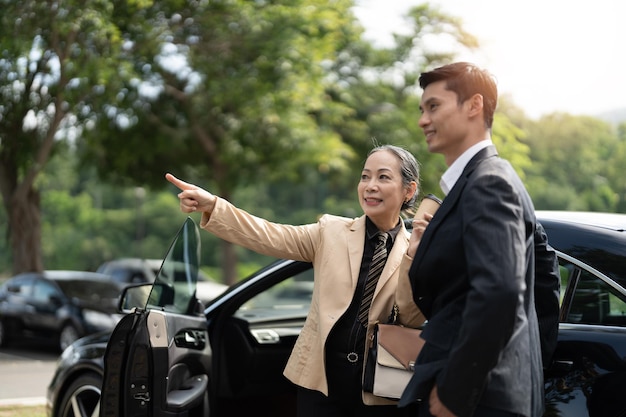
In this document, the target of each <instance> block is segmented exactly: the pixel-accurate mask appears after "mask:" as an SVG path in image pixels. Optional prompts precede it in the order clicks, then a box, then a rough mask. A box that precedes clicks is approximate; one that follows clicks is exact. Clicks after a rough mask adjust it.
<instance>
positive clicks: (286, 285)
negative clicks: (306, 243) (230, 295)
mask: <svg viewBox="0 0 626 417" xmlns="http://www.w3.org/2000/svg"><path fill="white" fill-rule="evenodd" d="M312 296H313V270H312V269H308V270H306V271H303V272H301V273H300V274H298V275H294V276H292V277H290V278H288V279H286V280H284V281H282V282H279V283H278V284H276V285H274V286H273V287H270V288H268V289H267V290H265V291H263V292H261V293H259V294H257V295H256V296H254V297H252V298H251V299H250V300H248V301H247V302H246V303H245V304H243V305H242V306H241V307H239V309H238V310H237V312H236V313H235V316H237V317H240V318H242V319H246V320H250V319H268V320H272V319H280V318H282V317H293V316H302V315H306V313H307V312H308V311H309V307H310V306H311V297H312Z"/></svg>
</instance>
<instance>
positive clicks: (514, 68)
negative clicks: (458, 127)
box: [355, 0, 626, 118]
mask: <svg viewBox="0 0 626 417" xmlns="http://www.w3.org/2000/svg"><path fill="white" fill-rule="evenodd" d="M425 2H426V1H422V0H356V3H357V5H358V6H357V7H356V8H355V13H356V15H357V16H358V17H359V19H361V21H362V22H363V25H364V26H365V28H366V30H367V31H366V37H368V38H369V39H370V40H374V41H376V42H381V44H385V43H389V42H390V40H391V38H390V33H391V32H392V31H396V32H398V31H400V29H401V28H402V26H403V25H404V26H405V27H406V22H405V21H403V20H402V15H403V14H404V13H405V12H406V10H408V9H409V8H410V7H413V6H417V5H419V4H423V3H425ZM428 3H430V4H431V5H437V6H439V7H440V8H441V10H442V11H444V12H446V13H447V14H449V15H452V16H455V17H459V18H460V19H462V21H463V25H464V27H465V29H466V30H467V31H468V32H470V33H471V34H473V35H474V36H476V37H477V38H478V40H479V43H480V45H481V46H480V50H479V51H478V52H477V53H474V54H472V55H470V56H462V57H460V58H462V59H464V60H467V61H471V62H474V63H476V64H477V65H479V66H481V67H484V68H486V69H487V70H489V71H490V72H491V73H492V74H493V75H495V76H496V78H497V79H498V89H499V91H500V93H507V94H509V95H511V96H512V97H513V101H514V102H515V104H516V105H518V106H519V107H521V108H522V109H524V111H525V112H526V114H527V115H528V116H530V117H533V118H537V117H540V116H541V115H544V114H547V113H551V112H554V111H563V112H568V113H572V114H582V115H591V116H594V115H598V114H601V113H603V112H607V111H612V110H616V109H626V1H624V0H524V1H506V0H472V1H468V0H431V1H429V2H428Z"/></svg>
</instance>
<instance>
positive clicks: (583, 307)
mask: <svg viewBox="0 0 626 417" xmlns="http://www.w3.org/2000/svg"><path fill="white" fill-rule="evenodd" d="M560 266H561V282H562V286H561V288H562V289H567V290H566V291H568V292H569V293H571V302H570V305H569V311H568V313H567V315H566V317H565V321H566V322H567V323H577V324H595V325H607V326H626V296H624V295H623V294H621V293H620V292H619V291H618V290H616V289H614V288H613V287H611V286H610V285H609V284H607V283H606V282H604V281H603V280H602V279H601V278H600V277H598V276H596V275H594V274H593V273H592V272H590V271H587V270H585V269H582V268H580V267H578V266H575V265H573V264H572V263H570V262H568V261H564V260H561V261H560ZM568 286H569V288H568ZM563 297H564V295H563V293H562V298H563Z"/></svg>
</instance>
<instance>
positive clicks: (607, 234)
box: [537, 211, 626, 286]
mask: <svg viewBox="0 0 626 417" xmlns="http://www.w3.org/2000/svg"><path fill="white" fill-rule="evenodd" d="M537 220H538V221H539V222H540V223H541V224H542V225H543V227H544V229H545V230H546V233H547V234H548V243H549V244H550V246H552V247H553V248H554V249H556V250H557V251H559V252H562V253H565V254H567V255H569V256H572V257H574V258H576V259H578V260H579V261H581V262H584V263H585V264H587V265H589V266H591V267H593V268H595V269H596V270H598V271H600V272H602V273H603V274H605V275H607V276H609V277H610V278H611V279H613V280H615V281H617V282H619V283H620V284H621V285H623V286H626V214H619V213H596V212H582V211H579V212H576V211H537Z"/></svg>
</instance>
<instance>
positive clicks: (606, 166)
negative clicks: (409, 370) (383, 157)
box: [0, 0, 626, 283]
mask: <svg viewBox="0 0 626 417" xmlns="http://www.w3.org/2000/svg"><path fill="white" fill-rule="evenodd" d="M0 4H1V5H2V10H3V12H2V15H1V16H0V95H1V97H2V100H1V101H0V192H1V194H2V203H3V205H2V210H0V232H1V233H2V236H3V239H1V240H0V276H5V277H6V276H10V275H12V274H15V273H18V272H23V271H34V270H42V269H79V270H94V269H95V268H96V267H97V266H98V265H99V264H101V263H102V262H104V261H106V260H110V259H113V258H118V257H145V258H160V257H162V256H163V255H164V253H165V251H166V250H167V247H168V244H169V239H170V238H171V237H172V236H173V235H174V234H175V232H176V231H177V229H178V227H179V225H180V224H182V222H183V219H184V214H182V213H181V212H180V211H179V210H178V201H177V199H176V192H177V191H176V190H175V189H174V188H173V187H172V186H169V184H168V183H167V182H166V181H165V180H164V175H165V173H166V172H171V173H173V174H175V175H177V176H178V177H180V178H182V179H184V180H186V181H188V182H192V183H196V184H198V185H200V186H202V187H204V188H206V189H208V190H209V191H211V192H213V193H215V194H217V195H220V196H222V197H224V198H226V199H228V200H230V201H232V202H233V203H235V204H236V205H238V206H240V207H242V208H244V209H247V210H249V211H250V212H252V213H253V214H256V215H259V216H261V217H265V218H267V219H270V220H272V221H276V222H281V223H291V224H304V223H309V222H314V221H316V220H317V218H318V217H319V216H320V215H321V214H322V213H333V214H337V215H345V216H350V217H353V216H358V215H359V214H360V212H361V210H360V208H359V204H358V202H357V200H356V185H357V182H358V179H359V176H360V170H361V167H362V163H363V161H364V159H365V156H366V154H367V152H368V151H369V150H370V149H371V148H372V147H373V146H374V145H375V144H384V143H392V144H396V145H400V146H403V147H405V148H407V149H409V150H410V151H411V152H413V153H414V154H415V155H416V157H417V158H418V160H419V161H420V163H421V169H422V191H423V193H435V194H441V192H440V190H439V186H438V181H439V177H440V175H441V174H442V173H443V171H444V170H445V164H444V161H443V159H442V158H441V156H440V155H431V154H429V153H428V152H427V150H426V145H425V142H424V138H423V134H422V132H421V131H420V129H419V127H418V125H417V119H418V117H419V110H418V109H419V94H420V90H419V88H418V87H417V86H416V80H417V77H418V76H419V74H420V73H421V72H422V71H423V70H425V69H429V68H432V67H435V66H438V65H441V64H444V63H448V62H451V61H453V60H454V59H455V58H456V57H457V56H458V55H459V53H460V52H461V51H463V50H465V49H475V48H479V47H480V45H479V44H478V42H477V41H476V39H475V37H474V36H472V34H470V33H467V32H466V31H465V30H464V29H463V25H462V22H461V20H460V19H458V18H457V17H455V16H450V15H446V14H444V13H442V12H441V11H440V10H439V9H437V8H436V7H433V6H431V5H429V4H428V3H424V4H423V5H421V6H417V7H415V8H413V9H411V10H410V12H409V14H408V16H407V17H408V19H409V21H410V22H411V26H412V32H411V33H409V34H403V35H396V36H395V44H394V45H393V46H390V47H376V46H374V45H372V44H371V43H368V42H367V41H365V40H364V39H363V38H362V35H363V27H362V26H361V24H360V22H359V21H358V19H357V18H356V17H355V16H354V14H353V12H352V7H353V5H354V2H353V1H352V0H333V1H328V0H276V1H265V0H258V1H250V0H215V1H210V2H202V1H181V0H161V1H150V0H135V1H103V0H86V1H80V2H79V1H68V0H63V1H58V2H55V3H54V5H53V7H51V6H50V4H49V3H48V2H40V1H36V0H29V1H21V2H15V1H10V0H5V1H0ZM441 39H444V40H446V42H444V43H442V42H441ZM442 44H446V45H450V48H449V50H444V49H440V48H437V49H434V48H433V47H432V45H442ZM625 120H626V119H622V120H617V122H616V121H615V120H611V121H608V120H603V119H601V118H598V117H595V116H574V115H570V114H563V113H555V114H549V115H546V116H542V117H541V118H540V119H531V118H529V117H527V116H526V115H525V114H524V112H523V111H522V110H521V109H519V108H518V107H516V105H515V103H514V102H512V101H511V100H510V99H509V98H508V97H506V96H503V97H501V98H500V101H499V106H498V112H497V115H496V120H495V124H494V129H493V139H494V141H495V143H496V145H497V147H498V149H499V151H500V154H501V155H502V156H504V157H505V158H507V159H509V160H510V161H511V163H512V164H513V166H514V167H515V168H516V170H517V171H518V172H519V173H520V175H521V176H522V178H523V179H524V181H525V183H526V185H527V188H528V190H529V192H530V194H531V196H532V197H533V199H534V202H535V205H536V207H537V208H538V209H559V210H589V211H609V212H626V181H624V179H623V167H624V166H626V124H625V123H624V121H625ZM193 216H198V215H197V214H194V215H193ZM194 218H195V219H196V220H199V217H194ZM202 239H203V254H202V264H203V267H204V269H205V270H206V271H207V272H208V273H209V275H211V276H213V277H215V279H216V280H218V281H223V282H226V283H232V282H234V281H236V280H237V279H239V278H241V277H244V276H246V275H247V274H248V273H250V272H252V271H253V270H255V269H256V268H258V267H259V266H261V265H263V264H265V263H267V262H268V261H269V259H266V258H264V257H263V256H260V255H256V254H254V253H251V252H250V251H247V250H244V249H242V248H238V247H234V246H233V245H230V244H228V243H226V242H223V241H219V240H217V239H215V238H213V237H212V236H210V235H209V234H208V233H202Z"/></svg>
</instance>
